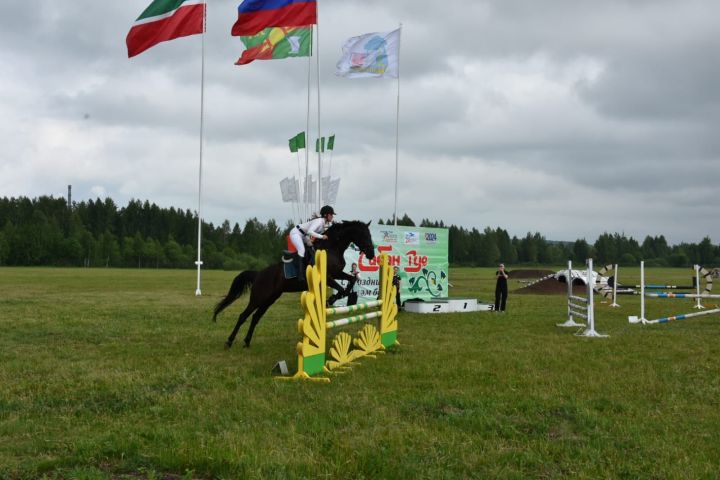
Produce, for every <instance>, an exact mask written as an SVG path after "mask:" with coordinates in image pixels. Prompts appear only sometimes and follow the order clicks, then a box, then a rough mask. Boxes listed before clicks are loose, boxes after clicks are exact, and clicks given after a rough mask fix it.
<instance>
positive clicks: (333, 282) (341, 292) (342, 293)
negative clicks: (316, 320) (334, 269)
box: [327, 272, 356, 305]
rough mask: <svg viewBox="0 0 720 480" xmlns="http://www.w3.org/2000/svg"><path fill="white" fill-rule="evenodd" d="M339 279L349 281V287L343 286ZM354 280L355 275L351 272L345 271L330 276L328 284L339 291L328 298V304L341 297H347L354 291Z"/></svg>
mask: <svg viewBox="0 0 720 480" xmlns="http://www.w3.org/2000/svg"><path fill="white" fill-rule="evenodd" d="M337 280H346V281H347V282H348V286H347V288H343V287H342V285H340V284H339V283H338V282H337ZM354 280H356V278H355V276H354V275H350V274H349V273H345V272H340V273H338V274H337V275H336V276H334V277H328V279H327V284H328V286H329V287H330V288H332V289H334V290H337V293H336V294H335V295H332V296H331V297H330V298H328V301H327V303H328V305H332V304H333V303H335V302H337V301H338V300H340V299H341V298H344V297H347V296H348V295H349V294H350V292H351V291H352V290H351V289H352V286H353V284H354Z"/></svg>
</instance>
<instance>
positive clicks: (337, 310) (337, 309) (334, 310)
mask: <svg viewBox="0 0 720 480" xmlns="http://www.w3.org/2000/svg"><path fill="white" fill-rule="evenodd" d="M382 303H383V302H382V300H373V301H371V302H367V303H358V304H357V305H349V306H347V307H334V308H326V309H325V312H326V313H327V314H328V315H335V314H338V313H350V312H358V311H360V310H367V309H368V308H373V307H380V306H382Z"/></svg>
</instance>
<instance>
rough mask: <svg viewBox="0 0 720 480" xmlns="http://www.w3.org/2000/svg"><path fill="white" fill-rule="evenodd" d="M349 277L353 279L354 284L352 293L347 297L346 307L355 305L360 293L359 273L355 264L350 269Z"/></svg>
mask: <svg viewBox="0 0 720 480" xmlns="http://www.w3.org/2000/svg"><path fill="white" fill-rule="evenodd" d="M350 275H352V276H353V277H355V283H353V288H352V291H351V292H350V294H349V295H348V301H347V304H348V306H350V305H357V301H358V293H359V292H360V272H359V271H358V266H357V263H353V264H352V267H351V268H350Z"/></svg>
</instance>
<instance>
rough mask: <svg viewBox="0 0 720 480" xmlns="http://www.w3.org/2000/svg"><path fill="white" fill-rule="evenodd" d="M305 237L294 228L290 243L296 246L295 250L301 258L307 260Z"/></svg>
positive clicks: (291, 231)
mask: <svg viewBox="0 0 720 480" xmlns="http://www.w3.org/2000/svg"><path fill="white" fill-rule="evenodd" d="M303 237H304V235H303V234H302V233H300V230H298V229H297V228H293V229H292V230H290V241H291V242H292V244H293V245H295V248H296V249H297V253H298V255H300V258H305V241H304V239H303Z"/></svg>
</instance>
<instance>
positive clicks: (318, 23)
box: [315, 1, 323, 214]
mask: <svg viewBox="0 0 720 480" xmlns="http://www.w3.org/2000/svg"><path fill="white" fill-rule="evenodd" d="M315 17H316V21H317V24H316V25H315V28H316V30H317V46H316V48H315V53H316V54H317V59H316V64H317V102H318V112H317V118H318V136H317V138H318V146H319V148H318V152H317V154H318V198H317V202H318V203H317V208H318V210H317V211H318V214H319V213H320V205H321V202H322V196H321V186H322V156H321V150H323V148H322V130H321V129H320V2H319V1H318V2H315Z"/></svg>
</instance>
